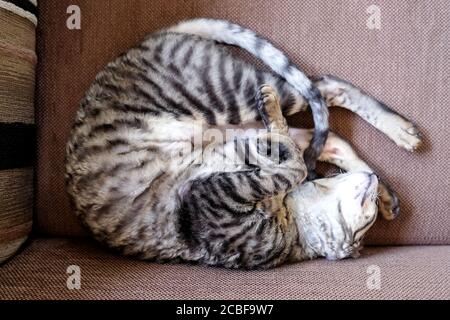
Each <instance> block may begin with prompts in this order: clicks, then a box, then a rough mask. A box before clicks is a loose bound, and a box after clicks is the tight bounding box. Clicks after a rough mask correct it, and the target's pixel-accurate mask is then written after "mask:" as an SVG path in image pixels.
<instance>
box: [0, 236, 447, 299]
mask: <svg viewBox="0 0 450 320" xmlns="http://www.w3.org/2000/svg"><path fill="white" fill-rule="evenodd" d="M449 257H450V246H402V247H368V248H366V249H364V250H363V252H362V256H361V257H360V258H359V259H350V260H344V261H337V262H331V261H326V260H313V261H307V262H303V263H297V264H292V265H285V266H282V267H280V268H276V269H272V270H267V271H241V270H239V271H238V270H226V269H221V268H211V267H203V266H192V265H186V264H173V265H172V264H165V265H161V264H155V263H149V262H144V261H136V260H134V259H131V258H125V257H120V256H117V255H115V254H114V253H111V252H109V251H107V250H106V249H105V248H102V247H100V246H99V245H97V244H96V243H93V242H91V241H89V240H78V239H75V240H68V239H36V240H33V241H32V242H31V243H30V244H29V245H28V246H27V248H26V249H25V250H24V252H22V253H21V254H20V255H18V256H17V257H16V258H14V259H12V260H11V261H9V262H8V263H6V265H4V266H2V267H0V300H1V299H425V298H426V299H450V275H449V272H448V270H450V259H449ZM71 265H76V266H79V267H80V272H81V288H80V289H72V290H69V289H68V288H67V286H66V283H67V278H68V277H69V274H67V268H68V267H69V266H71ZM378 275H379V276H380V278H379V279H377V278H376V277H377V276H378ZM378 280H380V281H378ZM378 285H379V286H378ZM378 288H379V289H378Z"/></svg>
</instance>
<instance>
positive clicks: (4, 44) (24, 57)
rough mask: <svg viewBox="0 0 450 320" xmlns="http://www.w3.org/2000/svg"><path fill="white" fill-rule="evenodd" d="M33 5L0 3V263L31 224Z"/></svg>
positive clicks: (32, 0) (19, 0) (32, 1)
mask: <svg viewBox="0 0 450 320" xmlns="http://www.w3.org/2000/svg"><path fill="white" fill-rule="evenodd" d="M36 11H37V3H36V0H0V263H2V262H3V261H5V260H6V259H8V258H9V257H11V256H12V255H13V254H14V253H15V252H16V251H17V249H18V248H19V247H20V246H21V245H22V243H23V242H24V241H25V240H26V239H27V236H28V233H29V232H30V230H31V224H32V208H33V163H34V155H35V132H34V131H35V127H34V84H35V66H36V53H35V29H36V23H37V19H36Z"/></svg>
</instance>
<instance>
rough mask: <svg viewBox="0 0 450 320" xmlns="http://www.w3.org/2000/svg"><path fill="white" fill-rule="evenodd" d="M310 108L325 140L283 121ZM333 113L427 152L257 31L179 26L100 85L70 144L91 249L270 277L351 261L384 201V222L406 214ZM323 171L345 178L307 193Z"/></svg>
mask: <svg viewBox="0 0 450 320" xmlns="http://www.w3.org/2000/svg"><path fill="white" fill-rule="evenodd" d="M218 43H223V44H230V45H236V46H238V47H241V48H243V49H245V50H247V51H248V52H250V53H252V54H253V55H254V56H256V57H258V58H260V59H261V60H262V61H263V62H264V63H266V64H267V65H268V66H269V67H271V68H272V70H273V71H274V72H275V74H274V73H270V72H264V71H260V70H258V69H257V68H256V67H255V66H253V65H251V64H249V63H247V62H244V61H243V60H242V59H241V58H239V57H236V56H234V55H232V54H231V53H230V52H228V51H227V49H226V48H225V47H224V46H222V45H220V44H218ZM322 97H323V98H322ZM308 106H309V107H310V108H311V110H312V112H313V118H314V123H315V129H314V130H306V129H294V128H291V129H288V127H287V124H286V121H285V118H284V116H287V115H291V114H294V113H297V112H299V111H303V110H305V109H306V108H307V107H308ZM328 106H340V107H343V108H347V109H350V110H352V111H354V112H356V113H357V114H358V115H360V116H361V117H363V118H364V119H365V120H367V121H368V122H369V123H371V124H373V125H374V126H375V127H377V128H378V129H380V130H381V131H383V132H384V133H386V134H387V135H388V136H389V137H390V138H392V139H393V140H394V141H395V142H396V143H397V144H399V145H400V146H401V147H404V148H406V149H408V150H414V149H415V148H417V147H418V146H419V144H420V142H421V139H420V135H419V133H418V131H417V129H416V127H415V126H414V125H413V124H411V123H410V122H409V121H408V120H406V119H405V118H403V117H402V116H400V115H398V114H396V113H395V112H393V111H392V110H390V109H389V108H388V107H387V106H385V105H384V104H382V103H380V102H378V101H376V100H375V99H373V98H372V97H370V96H368V95H366V94H365V93H363V92H362V91H361V90H359V89H357V88H356V87H354V86H353V85H351V84H349V83H348V82H345V81H342V80H340V79H337V78H335V77H331V76H324V77H321V78H319V79H316V80H315V81H313V82H312V81H311V80H309V79H308V78H307V77H306V76H305V75H304V74H303V73H302V72H301V71H299V69H298V68H297V67H296V66H295V65H294V64H293V63H292V62H290V61H289V59H288V58H287V57H286V56H285V55H284V54H283V53H282V52H281V51H279V50H278V49H276V48H275V47H274V46H273V45H272V44H270V43H269V42H268V41H266V40H265V39H263V38H261V37H260V36H258V35H256V34H254V33H253V32H252V31H250V30H247V29H244V28H242V27H240V26H238V25H235V24H232V23H230V22H227V21H222V20H211V19H197V20H190V21H185V22H181V23H180V24H178V25H175V26H173V27H170V28H168V29H165V30H163V31H160V32H157V33H155V34H152V35H150V36H149V37H148V38H146V39H145V40H144V41H143V42H142V43H141V44H140V45H138V46H136V47H135V48H133V49H131V50H129V51H128V52H127V53H125V54H123V55H122V56H120V57H119V58H117V59H116V60H115V61H114V62H111V63H109V64H108V65H107V66H106V67H105V69H104V70H103V71H101V72H100V73H99V74H98V76H97V77H96V79H95V81H94V83H93V84H92V86H91V87H90V89H89V90H88V91H87V94H86V96H85V98H84V99H83V100H82V102H81V106H80V108H79V110H78V113H77V115H76V121H75V123H74V125H73V128H72V131H71V136H70V139H69V142H68V144H67V154H66V183H67V190H68V193H69V195H70V198H71V200H72V202H73V205H74V209H75V211H76V213H77V215H78V216H79V217H80V218H81V220H82V221H83V223H84V224H85V225H86V226H87V227H88V229H89V230H90V231H91V232H92V234H93V236H94V237H95V238H97V239H98V240H100V241H102V242H104V243H106V244H107V245H108V246H110V247H112V248H116V249H118V250H120V251H121V252H122V253H123V254H126V255H134V256H138V257H140V258H142V259H148V260H154V261H188V262H198V263H203V264H208V265H216V266H224V267H229V268H270V267H274V266H277V265H279V264H281V263H284V262H292V261H300V260H302V259H310V258H314V257H320V256H322V257H327V258H328V259H341V258H345V257H348V256H355V255H356V254H357V253H358V250H359V248H360V245H361V239H362V237H363V235H364V234H365V233H366V231H367V230H368V229H369V228H370V226H371V225H372V224H373V222H374V221H375V218H376V213H377V206H376V199H377V195H379V210H380V211H381V213H382V215H383V216H384V217H385V218H386V219H392V218H394V217H395V216H396V215H397V214H398V200H397V198H396V196H395V194H394V193H393V192H392V191H391V190H390V189H389V188H388V187H386V186H385V185H384V184H383V183H381V182H379V181H378V178H377V177H376V176H375V175H374V174H373V172H372V170H371V169H370V168H369V167H368V166H367V165H366V164H365V163H364V162H363V161H362V160H360V159H359V158H358V156H357V155H356V154H355V153H354V151H353V150H352V149H351V147H350V145H349V144H348V143H346V142H345V141H343V140H342V139H341V138H339V137H337V136H336V135H334V134H332V133H330V134H329V135H328V112H327V107H328ZM231 129H234V130H231ZM250 129H251V130H250ZM224 132H226V133H227V134H226V139H223V137H224ZM229 132H232V134H228V133H229ZM198 139H200V140H201V143H197V141H198ZM305 150H306V151H305ZM206 151H207V152H206ZM231 155H233V156H231ZM304 158H305V160H304ZM317 158H318V159H319V160H321V161H327V162H330V163H333V164H335V165H337V166H339V167H341V168H342V169H344V170H346V171H349V172H348V173H345V174H340V175H337V176H334V177H329V178H323V179H316V180H312V181H308V182H306V180H305V177H306V176H307V172H308V170H309V172H310V176H311V177H312V173H313V170H314V167H315V161H316V160H317ZM237 160H239V161H237ZM304 180H305V181H304Z"/></svg>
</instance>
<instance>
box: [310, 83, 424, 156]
mask: <svg viewBox="0 0 450 320" xmlns="http://www.w3.org/2000/svg"><path fill="white" fill-rule="evenodd" d="M314 84H315V86H316V87H317V88H318V89H319V90H320V92H321V94H322V96H323V97H324V99H325V101H326V103H327V105H328V106H330V107H333V106H336V107H341V108H345V109H348V110H351V111H353V112H354V113H356V114H357V115H359V116H360V117H361V118H363V119H364V120H366V121H367V122H369V123H370V124H372V125H373V126H374V127H376V128H377V129H378V130H380V131H381V132H383V133H384V134H386V135H387V136H388V137H389V138H390V139H391V140H393V141H394V142H395V143H396V144H397V145H398V146H400V147H402V148H404V149H406V150H408V151H414V150H416V149H417V148H419V147H420V145H421V144H422V136H421V134H420V132H419V130H418V129H417V127H416V126H415V125H414V124H413V123H412V122H411V121H409V120H408V119H406V118H405V117H403V116H402V115H400V114H398V113H397V112H395V111H394V110H392V109H391V108H389V107H388V106H386V105H385V104H384V103H382V102H380V101H378V100H376V99H375V98H373V97H371V96H370V95H368V94H366V93H365V92H363V91H362V90H361V89H359V88H357V87H356V86H354V85H352V84H351V83H349V82H347V81H344V80H342V79H339V78H337V77H334V76H329V75H326V76H322V77H320V78H318V79H317V80H316V81H315V82H314Z"/></svg>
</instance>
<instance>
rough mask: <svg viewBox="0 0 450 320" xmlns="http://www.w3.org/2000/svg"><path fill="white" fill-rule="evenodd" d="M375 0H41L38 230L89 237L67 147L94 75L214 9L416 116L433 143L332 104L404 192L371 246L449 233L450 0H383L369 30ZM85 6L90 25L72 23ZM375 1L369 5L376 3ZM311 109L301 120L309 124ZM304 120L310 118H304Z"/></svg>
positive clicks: (350, 134) (311, 67)
mask: <svg viewBox="0 0 450 320" xmlns="http://www.w3.org/2000/svg"><path fill="white" fill-rule="evenodd" d="M373 3H374V2H373V1H368V0H361V1H353V0H351V1H350V0H348V1H343V2H340V4H339V5H338V4H336V3H335V2H333V1H327V0H319V1H316V0H308V1H301V2H299V1H295V0H288V1H283V2H280V3H277V4H276V5H274V2H273V1H270V0H257V1H247V0H230V1H227V2H223V1H211V0H200V1H177V0H154V1H152V4H151V5H149V2H148V1H146V0H130V1H121V0H110V1H108V2H104V1H90V0H76V1H75V0H60V1H51V0H42V1H40V18H41V21H40V28H39V38H40V45H39V53H40V57H41V60H42V61H43V63H42V64H41V65H40V70H39V79H38V81H39V93H38V101H39V108H38V121H39V127H40V130H39V163H38V173H37V178H38V183H37V211H38V219H37V222H38V227H39V230H40V231H42V232H43V233H46V234H51V235H80V234H82V231H81V230H82V229H81V228H80V225H79V223H78V222H77V220H76V219H75V217H74V215H73V214H72V213H71V211H70V210H69V205H68V201H67V197H66V194H65V192H64V191H63V190H64V181H63V173H64V161H63V159H64V148H65V142H66V139H67V133H68V130H69V127H70V125H71V123H72V121H73V117H74V112H75V110H76V108H77V107H78V105H77V104H78V102H79V101H80V99H81V98H82V96H83V93H84V91H85V90H86V89H87V88H88V86H89V84H90V83H91V81H92V80H93V79H94V76H95V74H96V73H97V72H98V71H99V70H100V69H101V68H102V67H103V66H104V65H105V64H106V63H107V62H108V61H110V60H111V59H113V58H114V57H115V56H117V55H118V54H120V53H121V52H123V51H125V50H127V48H129V47H131V46H132V45H134V44H136V43H137V42H138V41H139V40H140V39H142V38H143V37H144V36H145V35H146V34H147V33H149V32H152V31H154V30H157V29H160V28H161V27H164V26H167V25H170V24H173V23H175V22H176V21H178V20H180V19H185V18H191V17H199V16H207V17H215V18H226V19H230V20H232V21H235V22H238V23H240V24H242V25H245V26H248V27H250V28H252V29H254V30H256V31H257V32H259V33H261V34H262V35H264V36H266V37H267V38H269V39H271V40H272V41H273V42H275V43H276V44H277V45H278V46H279V47H281V48H282V49H283V50H285V51H286V52H287V53H288V54H289V55H290V57H292V59H293V60H294V61H295V62H296V63H297V64H299V65H300V66H301V67H302V68H303V69H304V70H306V72H308V73H309V74H311V75H318V74H323V73H331V74H334V75H337V76H340V77H342V78H345V79H347V80H349V81H351V82H353V83H355V84H357V85H359V86H360V87H362V88H363V89H365V90H366V91H368V92H370V93H372V94H373V95H374V96H376V97H377V98H379V99H381V100H383V101H384V102H386V103H387V104H388V105H390V106H391V107H393V108H394V109H395V110H397V111H398V112H401V113H403V114H404V115H406V116H407V117H409V118H411V119H413V120H414V121H415V122H417V124H418V126H419V128H420V129H421V130H422V131H423V133H424V135H425V147H424V148H423V150H422V151H421V152H420V153H417V154H410V153H408V152H406V151H404V150H400V149H399V148H397V147H396V146H395V145H394V143H392V142H391V141H390V140H389V139H388V138H386V137H385V136H384V135H382V134H381V133H379V132H377V131H376V130H375V129H374V128H372V127H370V126H369V125H368V124H367V123H364V122H363V121H362V120H360V119H359V118H357V117H356V116H355V115H351V114H350V113H349V112H344V111H341V110H339V111H337V110H336V111H332V115H331V118H332V128H333V129H335V131H337V132H338V133H340V134H341V135H343V136H344V137H346V138H348V139H350V140H351V141H352V142H353V144H354V145H355V147H356V149H357V150H358V151H359V153H360V154H361V155H362V157H363V158H365V159H366V160H368V161H369V162H370V163H371V164H372V165H373V167H374V168H375V169H376V170H377V172H378V173H379V174H380V175H381V176H382V177H384V178H385V179H386V180H387V181H388V183H390V184H391V185H392V186H393V188H394V189H395V190H397V191H398V193H399V197H400V200H401V202H402V213H401V216H400V217H399V218H398V219H397V220H396V221H394V222H389V223H388V222H385V221H379V222H378V223H377V225H376V226H375V227H374V228H373V229H372V230H371V233H370V235H369V237H368V242H370V243H372V244H424V243H425V244H440V243H450V232H448V230H449V229H450V216H449V215H448V207H449V205H450V200H449V199H450V197H449V192H448V181H449V179H450V176H449V172H450V170H449V164H448V163H449V162H448V160H447V155H448V154H449V152H450V144H449V143H445V141H448V140H449V138H450V131H449V130H448V122H449V121H450V113H449V112H448V106H449V105H450V90H449V88H448V74H449V73H450V60H449V59H448V52H449V50H450V48H449V46H450V44H449V42H448V39H449V38H450V27H449V21H450V10H449V6H450V4H449V2H448V1H446V0H436V1H433V2H432V3H428V2H427V3H424V2H423V1H420V0H416V1H391V0H378V1H376V4H377V5H378V6H379V8H380V10H381V29H380V30H377V29H369V28H368V27H367V25H366V24H367V21H368V18H369V17H370V14H369V13H367V11H366V10H367V9H368V7H369V6H370V5H372V4H373ZM72 4H77V5H79V7H80V9H81V30H69V29H67V28H66V19H67V18H68V17H69V15H68V14H66V10H67V7H68V6H69V5H72ZM369 11H370V10H369ZM301 118H302V117H295V119H293V123H295V124H297V125H300V124H305V121H304V120H302V119H301ZM303 118H304V117H303Z"/></svg>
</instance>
